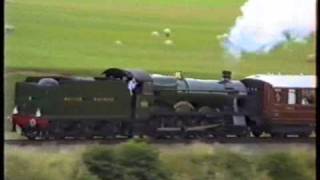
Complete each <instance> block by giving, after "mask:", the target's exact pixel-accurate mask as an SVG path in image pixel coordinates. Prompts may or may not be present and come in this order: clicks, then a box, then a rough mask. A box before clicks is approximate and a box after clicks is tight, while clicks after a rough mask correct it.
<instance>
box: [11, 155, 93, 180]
mask: <svg viewBox="0 0 320 180" xmlns="http://www.w3.org/2000/svg"><path fill="white" fill-rule="evenodd" d="M5 155H6V159H5V179H6V180H25V179H36V180H57V179H61V180H69V179H73V180H97V178H96V177H94V176H93V175H92V174H90V173H89V171H88V170H87V169H86V166H85V165H84V164H83V163H82V161H81V159H80V158H79V156H78V155H75V156H73V155H71V156H70V155H67V156H66V155H62V154H55V153H44V152H38V151H29V150H16V151H10V152H6V153H5Z"/></svg>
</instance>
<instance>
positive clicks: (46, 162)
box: [5, 144, 316, 180]
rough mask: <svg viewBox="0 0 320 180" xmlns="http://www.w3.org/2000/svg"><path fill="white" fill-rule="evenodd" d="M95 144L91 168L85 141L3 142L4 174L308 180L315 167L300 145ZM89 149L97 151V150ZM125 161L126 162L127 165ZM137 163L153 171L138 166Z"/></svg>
mask: <svg viewBox="0 0 320 180" xmlns="http://www.w3.org/2000/svg"><path fill="white" fill-rule="evenodd" d="M96 148H99V149H100V150H99V151H101V148H103V149H106V150H107V151H105V152H108V153H107V154H104V155H103V154H101V153H100V155H99V156H97V159H96V160H95V161H91V162H92V163H98V164H99V163H100V164H101V166H98V167H97V168H93V169H92V170H91V171H90V170H89V168H88V166H87V164H86V161H85V160H84V159H83V153H84V152H88V151H87V146H69V147H59V146H58V147H57V146H50V147H42V148H36V147H23V148H19V147H6V148H5V157H6V161H5V162H6V164H5V176H6V177H7V179H13V180H20V179H21V180H22V179H37V180H51V179H52V180H56V179H65V180H69V179H73V180H98V178H97V176H95V175H94V172H100V176H102V177H105V178H104V179H106V180H108V179H110V176H111V177H112V176H115V175H117V174H116V173H117V172H118V173H120V174H118V176H119V175H120V176H121V172H122V173H126V174H127V173H128V174H131V175H133V174H134V175H135V176H136V177H137V176H138V177H141V176H144V175H147V176H149V177H150V176H152V175H155V174H153V173H157V172H159V171H161V172H163V173H166V174H167V176H166V178H165V179H172V180H204V179H218V180H228V179H238V180H255V179H260V180H278V179H279V180H284V179H295V180H313V179H315V172H316V171H315V168H316V167H315V151H314V149H312V148H311V149H310V147H307V146H301V145H291V146H288V145H284V146H272V145H266V144H265V145H260V146H258V145H257V146H256V147H253V146H252V145H251V146H250V145H247V146H246V145H238V146H237V145H233V146H232V147H227V146H225V145H213V146H212V145H205V144H192V145H187V146H186V145H182V144H181V145H179V144H178V145H162V146H152V147H149V146H141V145H139V144H136V145H129V146H128V144H125V145H120V146H112V147H110V146H100V147H99V146H98V147H96ZM154 148H156V149H154ZM112 149H115V150H116V151H112ZM93 150H94V149H93ZM94 151H95V152H98V151H97V149H96V150H94ZM91 152H93V151H91ZM141 152H144V153H141ZM109 153H111V156H110V154H109ZM117 153H120V155H121V157H119V156H117ZM136 153H138V154H136ZM91 154H92V153H91ZM95 154H97V153H95ZM132 155H135V156H134V157H133V158H134V159H136V162H134V163H133V162H131V160H130V158H125V159H123V158H122V157H130V156H132ZM89 157H90V156H89ZM98 157H100V158H98ZM119 158H120V159H119ZM85 159H87V160H88V158H85ZM102 159H105V160H102ZM89 160H90V158H89ZM119 161H120V162H119ZM121 161H122V163H121ZM119 163H120V164H119ZM128 163H129V166H128V165H126V164H128ZM132 163H133V164H132ZM154 163H156V164H159V163H160V164H161V169H157V168H159V167H157V166H156V167H154V166H153V164H154ZM135 164H136V165H135ZM138 164H139V165H138ZM140 165H143V166H147V167H149V168H151V169H153V170H152V171H151V169H148V168H147V169H144V168H141V167H140ZM154 168H156V169H154ZM163 168H164V169H163ZM163 170H165V171H163ZM102 174H104V175H102ZM107 177H109V178H107ZM158 178H159V177H158ZM158 178H156V179H158ZM129 179H130V180H132V179H135V178H133V177H131V178H128V180H129ZM152 179H154V178H152ZM160 179H163V178H160Z"/></svg>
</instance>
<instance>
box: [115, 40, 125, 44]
mask: <svg viewBox="0 0 320 180" xmlns="http://www.w3.org/2000/svg"><path fill="white" fill-rule="evenodd" d="M114 43H115V44H116V45H122V44H123V43H122V41H120V40H116V41H115V42H114Z"/></svg>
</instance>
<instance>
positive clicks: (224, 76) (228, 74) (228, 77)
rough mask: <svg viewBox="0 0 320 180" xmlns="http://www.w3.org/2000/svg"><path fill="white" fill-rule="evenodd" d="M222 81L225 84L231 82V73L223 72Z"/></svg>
mask: <svg viewBox="0 0 320 180" xmlns="http://www.w3.org/2000/svg"><path fill="white" fill-rule="evenodd" d="M222 79H223V81H224V82H228V81H230V80H231V71H222Z"/></svg>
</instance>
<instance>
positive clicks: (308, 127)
mask: <svg viewBox="0 0 320 180" xmlns="http://www.w3.org/2000/svg"><path fill="white" fill-rule="evenodd" d="M242 82H243V83H244V84H245V85H246V87H247V89H248V98H247V101H246V102H245V103H244V104H243V105H244V106H245V107H246V108H245V109H247V113H248V114H250V116H248V118H249V122H251V127H252V132H253V134H254V135H255V136H260V135H261V133H262V132H267V133H270V134H271V135H272V136H285V135H290V134H298V135H299V136H309V135H310V134H311V133H312V131H313V130H314V128H315V122H316V117H315V102H316V101H315V100H316V99H315V88H316V77H315V76H311V75H253V76H249V77H246V78H245V79H244V80H242Z"/></svg>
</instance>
